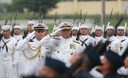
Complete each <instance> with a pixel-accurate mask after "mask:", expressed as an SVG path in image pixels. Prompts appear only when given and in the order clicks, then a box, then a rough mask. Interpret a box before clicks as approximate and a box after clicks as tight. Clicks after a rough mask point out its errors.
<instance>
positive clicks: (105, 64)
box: [98, 56, 112, 75]
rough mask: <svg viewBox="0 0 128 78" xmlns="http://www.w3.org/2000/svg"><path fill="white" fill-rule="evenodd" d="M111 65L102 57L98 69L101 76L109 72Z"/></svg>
mask: <svg viewBox="0 0 128 78" xmlns="http://www.w3.org/2000/svg"><path fill="white" fill-rule="evenodd" d="M111 68H112V65H111V63H110V62H109V61H108V59H107V58H106V57H105V56H104V57H103V58H102V59H101V65H100V66H99V67H98V69H99V70H100V71H101V72H102V73H103V75H107V74H109V73H110V72H111Z"/></svg>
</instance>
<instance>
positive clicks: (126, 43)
mask: <svg viewBox="0 0 128 78" xmlns="http://www.w3.org/2000/svg"><path fill="white" fill-rule="evenodd" d="M125 32H126V28H125V27H124V26H118V28H117V38H118V39H119V40H120V42H121V44H120V51H119V53H118V54H119V55H122V54H123V53H124V51H125V49H126V48H127V47H128V38H127V37H126V36H125Z"/></svg>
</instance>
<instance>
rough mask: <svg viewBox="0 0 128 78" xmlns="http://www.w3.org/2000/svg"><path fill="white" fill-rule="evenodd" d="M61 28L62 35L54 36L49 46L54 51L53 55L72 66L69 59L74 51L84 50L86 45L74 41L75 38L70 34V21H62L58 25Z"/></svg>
mask: <svg viewBox="0 0 128 78" xmlns="http://www.w3.org/2000/svg"><path fill="white" fill-rule="evenodd" d="M58 27H59V28H60V29H61V31H60V32H61V36H59V37H53V38H52V39H51V40H50V42H49V46H48V47H49V48H50V50H51V51H52V52H51V57H52V58H55V59H58V60H61V61H62V62H64V63H65V64H66V65H67V66H70V65H71V64H70V62H69V60H70V59H71V57H72V55H73V53H74V52H78V53H80V52H82V50H84V48H85V47H82V46H81V44H80V42H78V43H77V42H74V41H73V40H74V38H72V37H71V36H70V34H71V29H72V24H71V23H69V22H62V23H60V24H59V25H58Z"/></svg>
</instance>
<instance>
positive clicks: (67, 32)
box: [61, 29, 71, 39]
mask: <svg viewBox="0 0 128 78" xmlns="http://www.w3.org/2000/svg"><path fill="white" fill-rule="evenodd" d="M70 34H71V30H70V29H65V30H62V31H61V36H62V37H64V38H65V39H67V38H69V37H70Z"/></svg>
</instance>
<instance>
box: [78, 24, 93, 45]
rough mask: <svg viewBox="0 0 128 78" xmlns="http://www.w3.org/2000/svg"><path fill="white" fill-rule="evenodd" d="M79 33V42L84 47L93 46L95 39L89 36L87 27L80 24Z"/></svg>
mask: <svg viewBox="0 0 128 78" xmlns="http://www.w3.org/2000/svg"><path fill="white" fill-rule="evenodd" d="M79 31H80V38H79V40H80V41H81V42H82V43H84V45H85V46H86V47H87V46H88V45H93V46H94V44H95V39H94V38H93V37H91V36H90V35H89V26H88V25H85V24H82V25H81V26H80V27H79Z"/></svg>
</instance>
